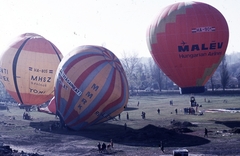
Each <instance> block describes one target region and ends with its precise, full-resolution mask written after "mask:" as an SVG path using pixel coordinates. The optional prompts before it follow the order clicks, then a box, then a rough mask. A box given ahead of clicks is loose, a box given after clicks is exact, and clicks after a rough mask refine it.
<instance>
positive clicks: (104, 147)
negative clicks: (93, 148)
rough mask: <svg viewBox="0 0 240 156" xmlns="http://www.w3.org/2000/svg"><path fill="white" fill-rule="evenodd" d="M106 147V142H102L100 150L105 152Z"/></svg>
mask: <svg viewBox="0 0 240 156" xmlns="http://www.w3.org/2000/svg"><path fill="white" fill-rule="evenodd" d="M106 148H107V146H106V144H105V143H102V152H106Z"/></svg>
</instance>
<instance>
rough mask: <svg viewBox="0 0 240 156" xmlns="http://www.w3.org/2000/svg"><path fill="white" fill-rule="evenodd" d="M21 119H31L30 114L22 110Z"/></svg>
mask: <svg viewBox="0 0 240 156" xmlns="http://www.w3.org/2000/svg"><path fill="white" fill-rule="evenodd" d="M23 119H24V120H32V118H31V116H30V114H29V113H28V112H24V113H23Z"/></svg>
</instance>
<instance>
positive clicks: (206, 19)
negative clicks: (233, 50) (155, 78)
mask: <svg viewBox="0 0 240 156" xmlns="http://www.w3.org/2000/svg"><path fill="white" fill-rule="evenodd" d="M146 36H147V44H148V48H149V51H150V53H151V55H152V57H153V58H154V60H155V62H156V63H157V64H158V66H159V67H160V69H161V70H162V71H163V72H164V73H165V74H166V75H167V76H168V77H169V78H170V79H171V80H172V81H173V82H175V83H176V84H177V85H178V86H179V87H181V92H182V93H183V94H184V93H199V92H204V85H205V84H206V82H207V81H208V80H209V78H210V77H211V76H212V74H213V73H214V72H215V70H216V68H217V67H218V65H219V64H220V62H221V60H222V58H223V57H224V55H225V51H226V48H227V45H228V39H229V30H228V25H227V22H226V20H225V18H224V17H223V15H222V14H221V13H220V12H219V11H218V10H217V9H216V8H214V7H212V6H210V5H208V4H205V3H201V2H180V3H175V4H172V5H170V6H167V7H166V8H164V9H163V10H162V11H161V12H160V14H159V15H158V16H157V18H156V19H155V20H154V21H153V22H152V23H151V25H150V26H149V28H148V30H147V35H146Z"/></svg>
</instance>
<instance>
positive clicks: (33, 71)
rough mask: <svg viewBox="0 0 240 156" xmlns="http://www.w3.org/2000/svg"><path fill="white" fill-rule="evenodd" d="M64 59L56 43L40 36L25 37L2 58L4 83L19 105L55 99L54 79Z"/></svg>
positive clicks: (0, 75) (16, 41)
mask: <svg viewBox="0 0 240 156" xmlns="http://www.w3.org/2000/svg"><path fill="white" fill-rule="evenodd" d="M61 59H62V54H61V52H60V51H59V50H58V48H57V47H56V46H55V45H54V44H53V43H51V42H50V41H48V40H47V39H45V38H44V37H42V36H40V35H38V34H34V33H25V34H22V35H19V36H18V37H17V38H16V39H14V42H12V44H11V45H10V46H9V47H8V48H7V49H6V51H5V52H4V53H3V54H2V56H1V60H0V79H1V81H2V83H3V84H4V86H5V88H6V90H7V91H8V93H9V94H10V95H11V96H12V97H13V98H14V99H15V100H16V101H17V102H18V103H22V104H25V105H39V104H42V103H44V102H46V101H48V100H50V99H51V98H52V97H53V96H54V78H55V73H56V70H57V67H58V65H59V63H60V61H61Z"/></svg>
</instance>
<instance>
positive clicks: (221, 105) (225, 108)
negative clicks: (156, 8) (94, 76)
mask: <svg viewBox="0 0 240 156" xmlns="http://www.w3.org/2000/svg"><path fill="white" fill-rule="evenodd" d="M195 98H196V101H197V103H199V104H200V105H201V106H202V107H199V108H198V112H197V113H196V114H195V115H189V114H185V113H184V108H188V107H190V105H189V96H188V95H161V96H143V97H139V96H135V97H131V98H130V99H129V103H128V108H127V109H126V110H125V111H124V112H122V114H121V116H120V118H119V117H116V118H115V119H113V120H110V121H108V122H106V123H103V124H99V125H95V126H92V127H89V128H87V129H84V130H81V131H77V132H76V131H71V130H68V129H66V128H61V127H58V122H59V120H58V119H56V118H55V116H54V115H49V114H45V113H40V112H37V111H35V110H33V111H31V112H30V115H31V117H32V118H33V119H32V120H23V117H22V114H23V113H24V110H23V109H19V107H17V106H16V105H15V104H8V107H9V111H10V112H8V111H7V110H0V142H2V143H3V144H4V145H9V146H10V147H11V148H12V149H13V150H17V151H18V153H15V155H20V154H19V153H20V152H21V151H23V152H25V153H35V154H38V155H44V156H69V155H70V156H78V155H85V156H91V155H92V156H95V155H99V156H100V155H119V156H120V155H122V156H125V155H126V156H131V155H134V156H136V155H143V156H145V155H149V156H150V155H151V156H157V155H172V151H173V150H175V149H179V148H185V149H187V150H188V151H189V155H240V134H239V133H240V132H239V129H240V113H239V110H240V104H239V101H240V97H239V96H204V95H201V96H196V97H195ZM170 100H172V101H173V105H170V104H169V101H170ZM138 102H139V106H138V105H137V103H138ZM157 109H160V114H158V112H157ZM176 109H177V110H178V112H177V114H176V112H175V110H176ZM194 109H195V108H194ZM142 112H145V113H146V118H145V119H142V116H141V114H142ZM201 112H202V113H203V115H199V114H201ZM127 113H128V114H129V120H127V118H126V114H127ZM55 124H56V127H52V129H50V128H49V127H50V125H55ZM125 124H126V127H125ZM204 128H207V129H208V131H209V133H208V137H204ZM110 139H112V140H113V142H114V148H113V149H112V150H111V151H109V153H99V152H98V150H97V143H98V142H101V143H103V142H105V143H106V144H108V143H109V142H110ZM160 141H163V143H164V147H165V148H164V149H165V153H163V152H162V151H161V150H160V148H159V147H158V146H159V143H160Z"/></svg>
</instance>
